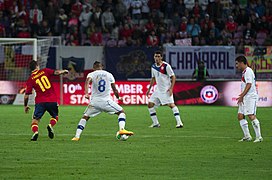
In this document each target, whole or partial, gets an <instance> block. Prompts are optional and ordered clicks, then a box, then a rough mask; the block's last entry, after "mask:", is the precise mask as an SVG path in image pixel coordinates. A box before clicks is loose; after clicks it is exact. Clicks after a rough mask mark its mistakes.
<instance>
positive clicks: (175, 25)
mask: <svg viewBox="0 0 272 180" xmlns="http://www.w3.org/2000/svg"><path fill="white" fill-rule="evenodd" d="M271 7H272V3H271V1H261V0H259V1H229V0H221V1H219V0H214V1H205V0H202V1H201V0H199V1H163V0H162V1H153V0H150V1H143V0H142V1H141V0H138V1H129V0H128V1H112V0H105V1H88V0H86V1H69V0H66V1H34V0H33V1H11V0H7V1H3V2H0V19H1V21H0V32H1V33H0V34H1V37H14V38H15V37H16V38H28V37H39V38H41V37H43V38H52V39H55V38H57V39H59V38H60V39H61V44H59V45H58V46H52V47H51V48H50V52H49V58H48V63H47V67H49V68H61V66H62V68H68V69H70V72H71V73H70V75H69V76H68V77H64V79H63V81H62V82H63V84H59V83H58V82H59V79H56V82H55V88H56V89H57V91H58V92H59V96H60V100H59V101H60V103H61V104H65V105H78V104H86V103H87V102H85V101H84V100H82V98H81V96H82V95H83V89H82V88H83V83H84V78H85V76H86V74H87V73H88V72H90V71H92V69H91V68H92V63H93V62H94V61H95V60H101V61H102V62H103V63H104V64H105V69H106V70H108V71H110V72H112V73H113V74H114V76H115V77H116V80H117V84H118V87H120V88H119V90H120V92H121V95H123V96H126V97H127V101H124V104H145V103H146V97H145V96H144V94H145V90H146V86H147V85H148V80H149V78H150V65H151V64H152V63H153V57H152V56H153V52H154V51H155V50H158V49H160V50H163V52H164V53H165V60H166V61H167V62H169V63H170V64H171V65H172V66H173V69H174V71H175V73H176V75H177V78H178V82H177V84H176V88H175V91H174V95H175V99H176V103H177V104H215V105H227V106H235V103H234V102H235V101H234V99H235V97H236V96H237V95H238V94H239V85H238V84H237V82H238V80H239V78H240V73H239V72H236V71H235V65H234V59H235V57H236V56H237V55H239V54H244V55H246V56H247V58H248V59H249V65H252V64H254V65H255V67H256V72H257V78H258V84H257V85H258V90H259V95H260V100H259V105H260V106H272V100H271V99H272V97H271V93H269V91H267V90H269V89H271V87H272V84H271V76H272V73H271V72H272V65H271V64H272V62H271V56H272V55H271V34H272V33H271V31H270V30H269V29H270V28H271V22H272V15H271ZM22 51H23V50H22ZM16 53H18V54H20V56H19V55H18V56H19V57H22V56H26V57H27V58H26V59H28V60H29V59H30V56H29V54H27V53H25V52H18V51H16ZM21 54H23V55H21ZM198 60H203V61H204V62H205V64H206V67H207V68H208V71H209V72H210V75H211V77H210V79H209V80H208V81H207V82H194V81H192V79H191V74H192V72H193V70H194V69H195V68H196V66H197V65H196V64H197V61H198ZM15 61H20V59H18V60H17V59H16V60H15ZM15 64H16V65H18V67H19V66H20V62H17V63H15ZM19 68H22V67H21V66H20V67H19ZM23 68H27V67H23ZM0 70H1V73H0V74H1V84H2V85H1V89H0V90H1V91H0V94H1V95H0V96H1V97H0V99H1V100H0V103H1V104H22V96H21V95H18V92H19V91H20V90H21V89H22V88H23V84H22V83H19V84H18V83H14V82H10V81H9V78H10V77H9V76H7V75H5V59H2V60H1V61H0ZM15 71H16V70H15ZM137 84H139V85H140V86H141V87H138V88H140V91H138V92H137V91H134V90H135V89H134V88H135V86H136V87H137ZM134 85H135V86H134ZM207 85H212V86H214V87H215V89H216V90H215V91H213V89H209V90H208V91H204V93H208V96H211V97H208V96H207V97H208V98H211V101H210V100H209V99H208V100H207V97H206V100H205V97H204V96H203V91H202V89H203V88H204V87H205V86H207ZM123 87H125V88H127V89H126V91H123V92H122V88H123ZM237 87H238V88H237ZM232 88H235V89H236V90H237V91H230V90H229V89H232ZM138 90H139V89H138ZM210 90H211V91H210ZM226 92H227V93H226ZM209 93H211V94H209ZM75 94H78V95H77V96H76V97H75ZM206 95H207V94H206ZM203 97H204V98H203ZM214 100H215V101H214Z"/></svg>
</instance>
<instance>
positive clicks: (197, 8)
mask: <svg viewBox="0 0 272 180" xmlns="http://www.w3.org/2000/svg"><path fill="white" fill-rule="evenodd" d="M191 14H192V16H193V17H197V18H200V16H201V15H202V14H203V12H202V8H201V6H200V5H199V2H198V0H195V5H194V6H193V9H192V13H191Z"/></svg>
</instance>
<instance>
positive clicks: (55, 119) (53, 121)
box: [49, 116, 59, 127]
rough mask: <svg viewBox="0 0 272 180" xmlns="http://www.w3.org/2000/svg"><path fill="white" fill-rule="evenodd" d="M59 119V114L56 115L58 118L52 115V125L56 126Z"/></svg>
mask: <svg viewBox="0 0 272 180" xmlns="http://www.w3.org/2000/svg"><path fill="white" fill-rule="evenodd" d="M58 120H59V118H58V116H56V118H53V117H51V119H50V123H49V124H51V127H54V126H55V125H56V124H57V122H58Z"/></svg>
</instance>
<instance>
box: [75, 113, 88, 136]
mask: <svg viewBox="0 0 272 180" xmlns="http://www.w3.org/2000/svg"><path fill="white" fill-rule="evenodd" d="M86 122H87V121H86V119H83V118H82V119H80V121H79V123H78V125H77V130H76V136H75V137H76V138H79V137H80V135H81V133H82V131H83V129H84V128H85V126H86Z"/></svg>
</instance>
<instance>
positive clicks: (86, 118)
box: [82, 115, 90, 121]
mask: <svg viewBox="0 0 272 180" xmlns="http://www.w3.org/2000/svg"><path fill="white" fill-rule="evenodd" d="M82 118H83V119H85V120H86V121H88V120H89V119H90V117H89V116H85V115H84V116H83V117H82Z"/></svg>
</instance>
